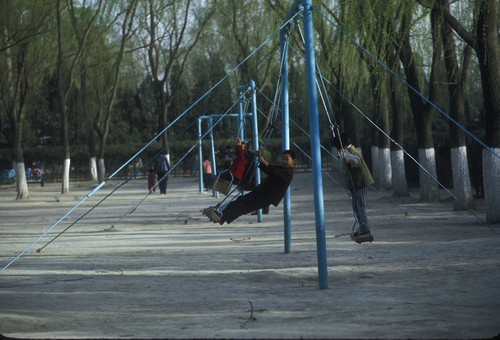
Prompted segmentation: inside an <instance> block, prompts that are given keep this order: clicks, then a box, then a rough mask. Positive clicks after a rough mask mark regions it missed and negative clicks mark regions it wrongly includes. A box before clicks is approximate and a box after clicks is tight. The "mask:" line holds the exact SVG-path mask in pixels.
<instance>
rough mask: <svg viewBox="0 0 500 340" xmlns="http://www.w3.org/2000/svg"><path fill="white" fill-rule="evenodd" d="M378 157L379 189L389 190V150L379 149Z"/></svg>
mask: <svg viewBox="0 0 500 340" xmlns="http://www.w3.org/2000/svg"><path fill="white" fill-rule="evenodd" d="M378 155H379V157H378V168H379V179H380V182H379V187H380V188H381V189H390V188H392V166H391V149H389V148H380V149H379V151H378Z"/></svg>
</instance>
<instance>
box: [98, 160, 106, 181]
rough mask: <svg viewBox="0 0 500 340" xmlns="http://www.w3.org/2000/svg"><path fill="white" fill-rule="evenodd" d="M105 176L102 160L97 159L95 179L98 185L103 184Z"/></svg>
mask: <svg viewBox="0 0 500 340" xmlns="http://www.w3.org/2000/svg"><path fill="white" fill-rule="evenodd" d="M105 174H106V167H105V165H104V158H99V159H98V160H97V179H98V180H99V183H102V182H104V177H105Z"/></svg>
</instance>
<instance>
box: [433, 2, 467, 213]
mask: <svg viewBox="0 0 500 340" xmlns="http://www.w3.org/2000/svg"><path fill="white" fill-rule="evenodd" d="M442 6H443V7H444V8H446V9H447V10H448V11H449V6H450V5H449V3H448V0H442ZM441 29H442V40H443V52H444V64H445V68H446V75H447V78H448V79H447V83H448V95H449V97H450V117H451V118H453V120H455V121H456V122H457V123H458V124H460V125H461V126H465V99H464V94H463V79H461V75H463V74H465V72H460V69H459V66H458V63H457V53H456V48H455V41H454V37H453V31H452V29H451V27H450V26H449V25H448V24H445V23H444V22H442V23H441ZM463 64H464V65H467V63H463ZM463 67H465V66H463ZM449 126H450V142H451V169H452V173H453V191H454V194H455V196H456V197H457V198H458V200H459V201H460V202H456V201H455V202H454V204H453V209H454V210H462V209H466V208H473V207H474V201H473V198H472V189H471V181H470V175H469V166H468V162H467V147H466V143H465V133H464V132H463V131H462V129H460V128H459V127H458V126H457V125H456V124H455V123H453V122H452V121H450V122H449Z"/></svg>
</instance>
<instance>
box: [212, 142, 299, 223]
mask: <svg viewBox="0 0 500 340" xmlns="http://www.w3.org/2000/svg"><path fill="white" fill-rule="evenodd" d="M255 156H256V157H257V160H258V161H259V163H260V164H259V168H260V169H261V170H262V171H263V172H265V173H266V174H267V175H268V177H266V178H265V179H264V181H262V183H260V184H259V185H257V186H256V187H255V189H254V190H252V191H250V192H249V193H247V194H246V195H242V196H239V197H238V198H237V199H236V200H235V201H232V202H231V203H229V204H228V205H227V206H226V207H225V208H224V210H223V211H222V212H220V211H218V210H217V209H216V208H215V207H208V208H206V209H204V210H203V214H204V215H206V216H207V217H208V218H209V219H210V220H211V221H212V222H214V223H219V224H220V225H222V224H224V222H227V223H228V224H229V223H231V222H233V221H234V220H235V219H237V218H238V217H240V216H241V215H245V214H249V213H251V212H253V211H256V210H258V209H263V208H265V207H268V206H269V205H271V204H272V205H274V206H278V204H279V203H280V202H281V200H282V199H283V196H285V193H286V191H287V190H288V187H289V186H290V183H291V182H292V179H293V175H294V164H295V152H294V151H293V150H285V151H283V153H282V156H281V165H272V164H270V163H269V162H268V161H267V160H265V159H264V157H262V154H261V152H260V151H257V152H256V153H255Z"/></svg>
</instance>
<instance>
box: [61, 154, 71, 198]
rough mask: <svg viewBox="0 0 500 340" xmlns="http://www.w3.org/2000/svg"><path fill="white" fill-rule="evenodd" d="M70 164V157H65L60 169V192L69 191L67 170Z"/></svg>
mask: <svg viewBox="0 0 500 340" xmlns="http://www.w3.org/2000/svg"><path fill="white" fill-rule="evenodd" d="M70 166H71V159H69V158H67V159H65V160H64V163H63V169H62V176H63V178H62V188H61V193H62V194H67V193H68V192H69V170H70Z"/></svg>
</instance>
